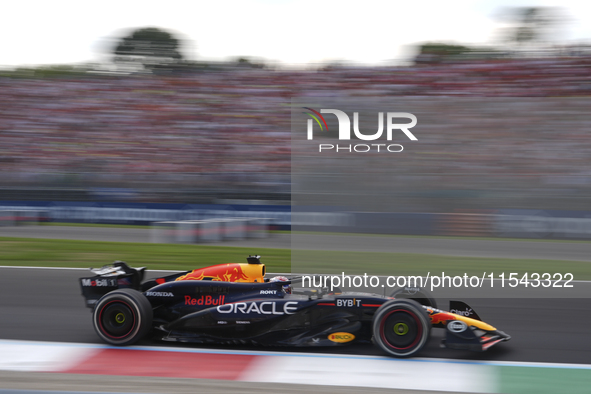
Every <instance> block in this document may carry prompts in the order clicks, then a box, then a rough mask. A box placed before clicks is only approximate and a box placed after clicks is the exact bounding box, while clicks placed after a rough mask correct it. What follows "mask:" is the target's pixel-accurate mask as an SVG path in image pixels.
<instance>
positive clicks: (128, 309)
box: [92, 289, 153, 346]
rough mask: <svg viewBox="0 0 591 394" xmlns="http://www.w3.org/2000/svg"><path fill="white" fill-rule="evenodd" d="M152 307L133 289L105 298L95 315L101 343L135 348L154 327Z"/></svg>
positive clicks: (94, 319) (94, 322)
mask: <svg viewBox="0 0 591 394" xmlns="http://www.w3.org/2000/svg"><path fill="white" fill-rule="evenodd" d="M152 318H153V313H152V306H151V305H150V302H149V301H148V299H147V298H146V297H145V296H144V295H143V294H142V293H140V292H139V291H137V290H133V289H119V290H113V291H111V292H110V293H107V294H105V295H104V296H103V297H102V298H101V299H100V300H99V301H98V303H97V304H96V307H95V308H94V312H93V318H92V321H93V325H94V329H95V331H96V332H97V334H98V335H99V337H101V339H102V340H103V341H105V342H107V343H108V344H111V345H116V346H125V345H132V344H134V343H136V342H137V341H139V340H140V339H142V338H143V337H144V336H145V335H146V334H147V333H148V331H149V330H150V326H151V325H152Z"/></svg>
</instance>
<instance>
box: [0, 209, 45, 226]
mask: <svg viewBox="0 0 591 394" xmlns="http://www.w3.org/2000/svg"><path fill="white" fill-rule="evenodd" d="M44 214H45V211H41V210H15V209H2V210H0V226H18V225H36V224H38V223H39V222H40V221H41V220H42V219H43V218H44V217H45V215H44Z"/></svg>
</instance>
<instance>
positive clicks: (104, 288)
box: [80, 261, 145, 308]
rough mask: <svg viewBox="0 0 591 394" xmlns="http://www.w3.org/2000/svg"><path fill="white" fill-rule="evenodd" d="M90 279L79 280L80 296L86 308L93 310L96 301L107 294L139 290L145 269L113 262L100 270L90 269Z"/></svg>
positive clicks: (121, 262)
mask: <svg viewBox="0 0 591 394" xmlns="http://www.w3.org/2000/svg"><path fill="white" fill-rule="evenodd" d="M90 271H91V272H92V273H93V274H95V275H94V276H92V277H87V278H80V287H81V288H82V295H83V296H84V299H85V300H86V306H87V307H88V308H94V306H95V304H96V303H97V301H98V300H99V299H100V298H101V297H102V296H104V295H105V294H107V293H108V292H110V291H112V290H115V289H121V288H131V289H136V290H139V289H140V286H141V283H142V280H143V279H144V271H145V267H141V268H132V267H130V266H128V265H127V264H126V263H125V262H123V261H115V262H114V263H113V264H111V265H105V266H103V267H101V268H91V269H90Z"/></svg>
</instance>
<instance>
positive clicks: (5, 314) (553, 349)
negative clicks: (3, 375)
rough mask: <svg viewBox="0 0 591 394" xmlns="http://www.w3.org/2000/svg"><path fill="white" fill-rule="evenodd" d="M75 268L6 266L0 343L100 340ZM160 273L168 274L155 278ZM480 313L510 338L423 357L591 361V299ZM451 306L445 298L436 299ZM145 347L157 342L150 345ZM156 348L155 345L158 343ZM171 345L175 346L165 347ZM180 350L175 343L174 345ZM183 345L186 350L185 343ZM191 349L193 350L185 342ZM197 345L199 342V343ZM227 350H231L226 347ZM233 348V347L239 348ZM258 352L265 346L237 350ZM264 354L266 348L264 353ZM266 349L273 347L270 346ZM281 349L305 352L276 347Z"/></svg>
mask: <svg viewBox="0 0 591 394" xmlns="http://www.w3.org/2000/svg"><path fill="white" fill-rule="evenodd" d="M87 273H90V272H89V271H86V270H77V269H68V270H61V269H30V268H29V269H27V268H0V300H2V302H1V303H0V316H1V317H2V318H1V319H0V338H2V339H19V340H32V341H57V342H83V343H96V344H99V343H101V342H100V340H99V338H98V337H97V335H96V334H95V332H94V330H93V328H92V324H91V313H90V309H87V308H86V307H85V306H84V299H83V297H82V296H81V290H80V285H79V282H78V278H80V277H82V276H86V275H87ZM154 274H155V275H156V276H158V275H162V274H157V273H154ZM465 301H467V302H468V303H469V304H470V306H472V307H473V308H474V309H475V310H476V311H477V312H478V314H479V315H480V316H481V317H482V318H483V319H484V320H485V321H486V322H489V323H491V324H493V325H494V326H496V327H497V328H498V329H501V330H503V331H505V332H506V333H508V334H509V335H511V336H512V340H511V341H509V342H506V343H501V344H499V345H497V346H495V347H493V348H491V349H489V351H487V352H484V353H473V352H467V351H460V350H452V349H444V348H441V347H440V346H439V345H440V341H441V339H442V337H443V330H438V329H435V330H433V335H432V338H431V340H430V342H429V343H428V345H427V346H426V348H425V349H424V351H423V352H422V353H421V356H422V357H435V358H453V359H465V360H495V361H529V362H552V363H582V364H589V363H591V341H590V340H589V327H591V311H590V308H589V303H590V299H588V298H587V299H568V298H567V299H535V298H520V299H474V300H465ZM438 302H439V303H440V306H442V307H444V308H446V307H445V305H446V303H445V300H438ZM142 344H144V345H148V344H152V345H153V344H154V343H152V342H144V343H142ZM157 344H158V343H157V342H156V345H157ZM163 345H165V346H171V343H165V344H163ZM172 346H174V345H172ZM179 346H180V345H179ZM183 346H187V345H183ZM194 346H197V345H194ZM221 348H226V349H228V347H221ZM236 348H237V347H235V346H234V347H232V348H231V349H236ZM239 349H249V350H257V349H261V348H256V347H255V348H253V347H239ZM261 350H263V349H261ZM264 350H274V349H272V348H271V349H269V348H264ZM276 350H280V351H286V350H289V351H306V349H301V348H300V349H297V348H294V349H292V348H290V349H286V348H278V349H276ZM314 352H326V353H341V354H363V355H382V353H381V352H380V350H379V349H377V348H376V347H373V346H371V345H361V344H359V345H355V344H353V345H349V346H342V347H327V348H314Z"/></svg>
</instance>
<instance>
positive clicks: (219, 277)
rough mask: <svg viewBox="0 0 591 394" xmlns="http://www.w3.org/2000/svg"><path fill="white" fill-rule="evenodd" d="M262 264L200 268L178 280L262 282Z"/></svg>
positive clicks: (221, 265)
mask: <svg viewBox="0 0 591 394" xmlns="http://www.w3.org/2000/svg"><path fill="white" fill-rule="evenodd" d="M263 272H264V266H263V265H262V264H257V265H254V264H220V265H214V266H211V267H206V268H200V269H196V270H193V271H191V272H189V273H188V274H186V275H183V276H180V277H178V278H177V279H176V280H212V281H220V282H262V281H263Z"/></svg>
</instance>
